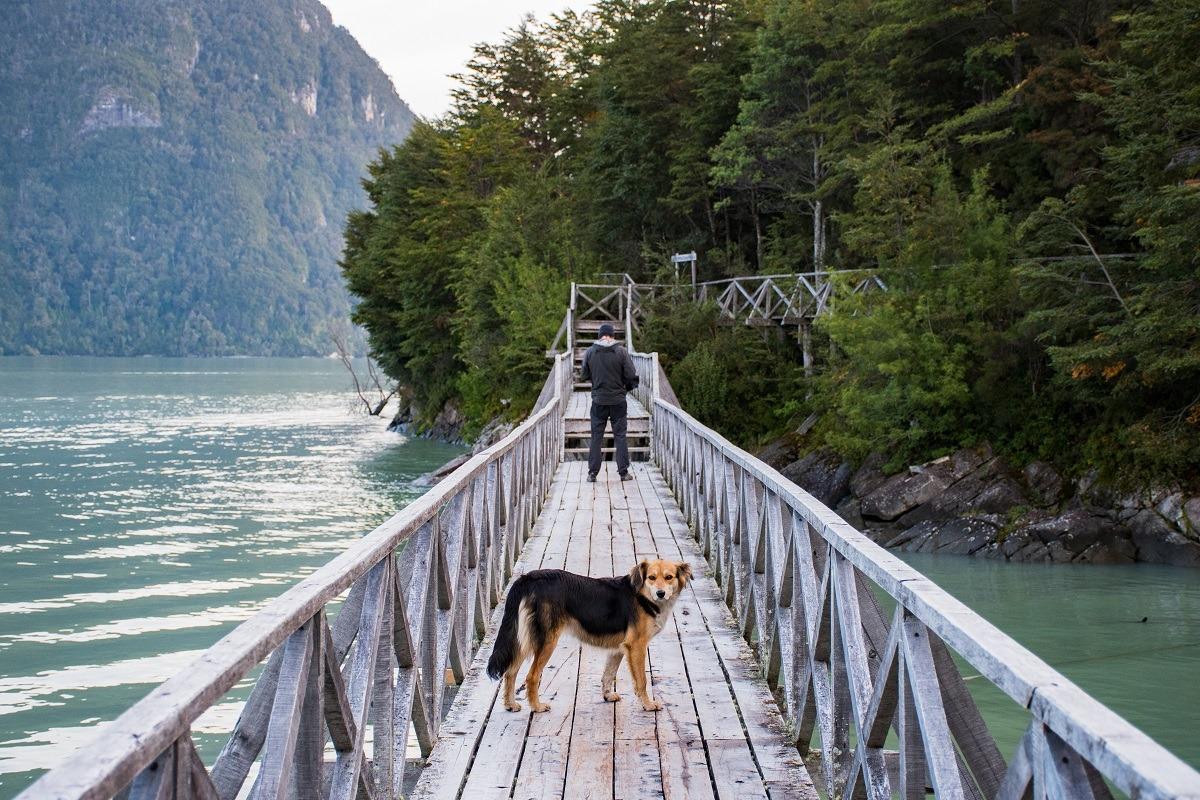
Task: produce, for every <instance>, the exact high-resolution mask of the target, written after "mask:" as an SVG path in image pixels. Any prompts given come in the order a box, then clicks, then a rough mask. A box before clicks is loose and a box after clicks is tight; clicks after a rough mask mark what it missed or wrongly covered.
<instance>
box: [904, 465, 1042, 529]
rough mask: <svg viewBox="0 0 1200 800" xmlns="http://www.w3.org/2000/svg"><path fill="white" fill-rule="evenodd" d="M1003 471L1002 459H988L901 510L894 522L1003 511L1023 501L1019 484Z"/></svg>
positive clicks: (910, 522) (1004, 512)
mask: <svg viewBox="0 0 1200 800" xmlns="http://www.w3.org/2000/svg"><path fill="white" fill-rule="evenodd" d="M1007 470H1008V467H1007V466H1006V464H1005V463H1004V461H1003V460H1002V459H999V458H991V459H988V460H987V461H985V462H984V463H983V464H981V465H980V466H979V467H978V468H977V469H975V470H974V471H973V472H971V473H970V474H969V475H966V476H965V477H963V478H960V479H959V480H957V481H954V482H953V483H951V484H950V485H949V486H947V487H946V488H945V489H944V490H942V491H940V492H937V493H936V494H935V495H934V496H933V497H931V498H930V499H929V501H928V502H926V503H923V504H921V505H919V506H917V507H916V508H914V509H912V510H911V511H909V512H907V513H905V514H904V516H902V517H900V519H899V520H897V523H898V524H900V525H904V526H907V525H913V524H916V523H917V522H920V521H922V520H926V519H932V520H948V519H952V518H954V517H962V516H976V515H978V514H979V513H987V514H1007V513H1008V510H1009V509H1010V508H1012V507H1013V506H1020V505H1024V504H1025V496H1024V494H1023V493H1022V492H1021V488H1020V486H1019V485H1018V484H1017V483H1016V482H1015V481H1014V480H1013V479H1012V478H1011V477H1009V475H1008V471H1007ZM951 477H952V475H951Z"/></svg>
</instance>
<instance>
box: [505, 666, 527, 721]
mask: <svg viewBox="0 0 1200 800" xmlns="http://www.w3.org/2000/svg"><path fill="white" fill-rule="evenodd" d="M521 661H524V659H520V660H518V661H515V662H513V665H512V666H511V667H509V668H508V671H507V672H505V673H504V707H505V708H507V709H508V710H509V711H520V710H521V704H520V703H518V702H517V698H516V697H514V696H513V695H514V693H515V690H516V686H517V670H519V669H520V668H521Z"/></svg>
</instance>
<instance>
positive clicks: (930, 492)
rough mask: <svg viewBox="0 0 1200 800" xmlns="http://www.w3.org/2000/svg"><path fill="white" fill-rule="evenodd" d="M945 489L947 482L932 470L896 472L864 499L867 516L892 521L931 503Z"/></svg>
mask: <svg viewBox="0 0 1200 800" xmlns="http://www.w3.org/2000/svg"><path fill="white" fill-rule="evenodd" d="M945 488H946V484H945V483H944V482H943V481H941V480H939V479H938V478H936V477H935V476H934V475H932V474H931V473H928V472H917V473H904V472H902V473H900V474H899V475H893V476H892V477H890V478H888V479H887V480H885V481H884V482H883V483H881V484H880V485H879V486H877V487H876V488H875V489H873V490H872V491H871V493H870V494H868V495H867V496H866V497H863V498H862V515H863V518H864V519H865V518H871V519H876V520H882V521H884V522H890V521H892V520H894V519H896V518H897V517H899V516H900V515H901V514H904V513H905V512H907V511H911V510H912V509H914V508H916V507H917V506H919V505H921V504H922V503H927V502H929V501H930V500H932V499H933V498H934V497H936V496H937V495H938V493H939V492H941V491H942V490H943V489H945Z"/></svg>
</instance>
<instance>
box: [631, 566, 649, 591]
mask: <svg viewBox="0 0 1200 800" xmlns="http://www.w3.org/2000/svg"><path fill="white" fill-rule="evenodd" d="M649 568H650V563H649V562H647V561H643V562H642V563H640V564H635V565H634V567H633V569H631V570H629V582H630V583H632V584H633V590H634V591H635V592H638V591H641V589H642V584H644V583H645V582H646V570H647V569H649Z"/></svg>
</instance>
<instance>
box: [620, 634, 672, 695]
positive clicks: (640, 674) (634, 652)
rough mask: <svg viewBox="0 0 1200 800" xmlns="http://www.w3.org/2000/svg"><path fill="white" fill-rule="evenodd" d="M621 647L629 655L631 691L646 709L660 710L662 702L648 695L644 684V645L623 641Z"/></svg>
mask: <svg viewBox="0 0 1200 800" xmlns="http://www.w3.org/2000/svg"><path fill="white" fill-rule="evenodd" d="M621 647H622V648H623V649H624V650H625V652H626V655H628V656H629V674H630V677H632V678H633V691H634V692H635V693H636V694H637V696H638V699H639V700H641V701H642V708H644V709H646V710H647V711H662V707H663V706H662V703H660V702H658V701H657V700H655V699H654V698H652V697H651V696H650V692H649V691H648V690H647V686H646V645H645V644H643V643H640V642H633V643H625V644H622V645H621Z"/></svg>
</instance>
